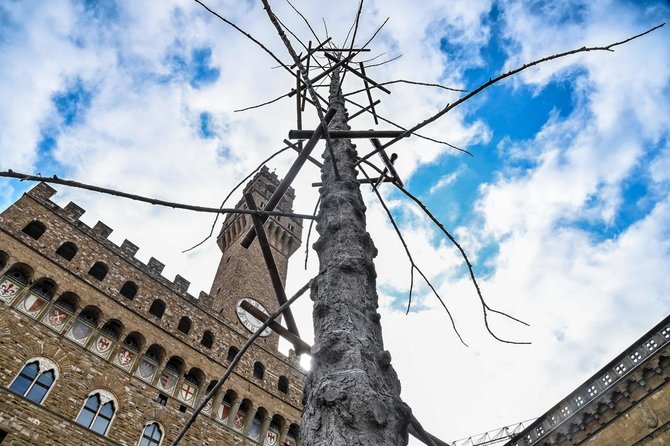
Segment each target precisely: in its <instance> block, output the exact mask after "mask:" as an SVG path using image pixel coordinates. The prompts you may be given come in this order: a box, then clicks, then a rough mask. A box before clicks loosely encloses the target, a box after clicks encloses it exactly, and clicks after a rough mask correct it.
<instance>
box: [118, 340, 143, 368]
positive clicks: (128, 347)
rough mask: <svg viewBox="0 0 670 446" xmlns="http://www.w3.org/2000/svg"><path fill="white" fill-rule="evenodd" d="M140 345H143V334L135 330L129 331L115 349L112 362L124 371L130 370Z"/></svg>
mask: <svg viewBox="0 0 670 446" xmlns="http://www.w3.org/2000/svg"><path fill="white" fill-rule="evenodd" d="M142 347H144V336H142V335H141V334H140V333H138V332H136V331H133V332H131V333H130V334H128V336H126V338H125V339H124V340H123V344H122V345H121V347H120V348H119V349H118V350H117V351H116V355H115V356H114V364H116V365H118V366H119V367H121V368H122V369H124V370H126V371H130V369H131V368H132V366H133V364H134V363H135V359H136V358H137V355H138V353H139V351H140V350H141V349H142Z"/></svg>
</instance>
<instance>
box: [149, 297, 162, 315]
mask: <svg viewBox="0 0 670 446" xmlns="http://www.w3.org/2000/svg"><path fill="white" fill-rule="evenodd" d="M163 313H165V302H163V301H162V300H160V299H156V300H154V301H153V302H152V303H151V307H149V314H152V315H154V316H156V317H157V318H158V319H160V318H162V317H163Z"/></svg>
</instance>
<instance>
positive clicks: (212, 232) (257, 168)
mask: <svg viewBox="0 0 670 446" xmlns="http://www.w3.org/2000/svg"><path fill="white" fill-rule="evenodd" d="M290 148H291V147H284V148H283V149H279V150H277V151H276V152H275V153H273V154H272V155H270V156H269V157H267V158H265V159H264V160H263V161H262V162H261V163H260V164H259V165H258V166H257V167H256V168H255V169H254V170H252V171H251V172H250V173H249V175H247V176H246V177H244V178H242V180H241V181H240V182H239V183H237V185H236V186H235V187H234V188H233V189H232V190H231V191H230V192H228V195H226V198H224V199H223V201H222V202H221V206H220V208H222V207H223V205H224V204H226V201H228V199H229V198H230V197H231V196H232V195H233V194H234V193H235V191H236V190H237V189H239V188H240V187H242V185H243V184H244V183H246V182H247V180H248V179H249V178H251V177H252V175H253V174H255V173H256V172H258V171H259V170H261V167H263V166H264V165H265V164H267V163H268V162H270V160H272V158H274V157H275V156H277V155H279V154H281V153H284V152H285V151H287V150H288V149H290ZM219 215H220V214H217V215H216V217H214V221H213V222H212V227H211V228H210V230H209V235H208V236H207V237H205V238H204V239H203V240H202V241H201V242H199V243H197V244H195V245H193V246H191V247H190V248H188V249H185V250H183V251H182V253H185V252H189V251H191V250H193V249H195V248H197V247H198V246H200V245H202V244H203V243H205V242H206V241H207V240H209V239H210V238H211V237H212V235H214V229H215V228H216V222H218V221H219Z"/></svg>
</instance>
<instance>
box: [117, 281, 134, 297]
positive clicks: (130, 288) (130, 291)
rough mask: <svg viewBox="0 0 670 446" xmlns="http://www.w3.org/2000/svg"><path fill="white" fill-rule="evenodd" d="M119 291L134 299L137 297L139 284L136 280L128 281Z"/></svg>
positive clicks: (124, 295)
mask: <svg viewBox="0 0 670 446" xmlns="http://www.w3.org/2000/svg"><path fill="white" fill-rule="evenodd" d="M119 293H120V294H121V295H122V296H123V297H125V298H126V299H130V300H133V299H134V298H135V295H136V294H137V285H135V283H134V282H130V281H128V282H126V283H124V284H123V286H122V287H121V289H120V290H119Z"/></svg>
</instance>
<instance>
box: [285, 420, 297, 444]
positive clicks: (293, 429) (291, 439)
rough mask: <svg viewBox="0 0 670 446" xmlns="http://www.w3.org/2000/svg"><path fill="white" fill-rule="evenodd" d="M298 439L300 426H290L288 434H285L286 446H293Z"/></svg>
mask: <svg viewBox="0 0 670 446" xmlns="http://www.w3.org/2000/svg"><path fill="white" fill-rule="evenodd" d="M298 438H300V426H298V425H297V424H292V425H290V426H289V428H288V433H287V434H286V443H285V445H286V446H295V445H296V443H297V442H298Z"/></svg>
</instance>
